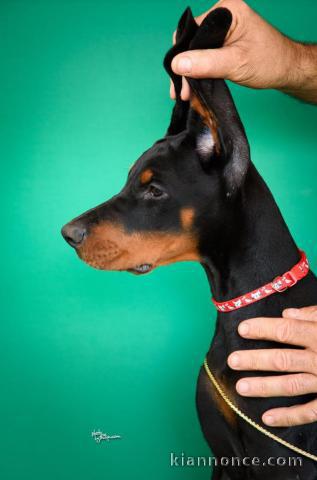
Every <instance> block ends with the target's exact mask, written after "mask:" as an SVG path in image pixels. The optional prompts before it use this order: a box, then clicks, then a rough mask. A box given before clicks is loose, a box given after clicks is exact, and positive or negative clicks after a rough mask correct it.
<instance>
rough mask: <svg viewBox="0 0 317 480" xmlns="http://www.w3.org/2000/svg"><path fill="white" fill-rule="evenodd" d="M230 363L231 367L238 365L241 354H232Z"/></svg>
mask: <svg viewBox="0 0 317 480" xmlns="http://www.w3.org/2000/svg"><path fill="white" fill-rule="evenodd" d="M229 365H230V367H237V366H238V365H239V355H238V354H237V353H233V354H232V355H230V357H229Z"/></svg>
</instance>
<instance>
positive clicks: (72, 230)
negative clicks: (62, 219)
mask: <svg viewBox="0 0 317 480" xmlns="http://www.w3.org/2000/svg"><path fill="white" fill-rule="evenodd" d="M86 234H87V230H86V228H85V227H83V226H82V225H78V224H76V223H67V224H66V225H64V227H63V228H62V235H63V237H64V238H65V240H66V242H67V243H69V245H71V246H72V247H74V248H77V247H79V246H80V245H81V244H82V243H83V241H84V239H85V238H86Z"/></svg>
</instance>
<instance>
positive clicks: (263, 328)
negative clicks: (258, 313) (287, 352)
mask: <svg viewBox="0 0 317 480" xmlns="http://www.w3.org/2000/svg"><path fill="white" fill-rule="evenodd" d="M238 332H239V334H240V335H241V336H242V337H244V338H253V339H263V340H273V341H275V342H280V343H289V344H290V345H299V346H302V347H314V346H315V345H316V339H317V323H313V322H310V321H305V320H301V321H299V320H295V319H292V318H268V317H258V318H251V319H249V320H247V321H243V322H241V323H240V325H239V327H238Z"/></svg>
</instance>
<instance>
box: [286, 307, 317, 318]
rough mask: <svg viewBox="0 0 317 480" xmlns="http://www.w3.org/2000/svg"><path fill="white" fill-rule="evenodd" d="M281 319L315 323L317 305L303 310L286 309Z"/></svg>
mask: <svg viewBox="0 0 317 480" xmlns="http://www.w3.org/2000/svg"><path fill="white" fill-rule="evenodd" d="M283 317H284V318H285V317H288V318H296V319H297V320H307V321H317V305H314V306H312V307H304V308H287V309H286V310H284V311H283Z"/></svg>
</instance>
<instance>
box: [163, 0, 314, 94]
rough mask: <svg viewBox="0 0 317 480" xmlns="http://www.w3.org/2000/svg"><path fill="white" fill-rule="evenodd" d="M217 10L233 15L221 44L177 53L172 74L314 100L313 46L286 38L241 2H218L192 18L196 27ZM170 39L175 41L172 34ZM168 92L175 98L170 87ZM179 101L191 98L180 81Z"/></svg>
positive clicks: (229, 0) (221, 0)
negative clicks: (226, 9)
mask: <svg viewBox="0 0 317 480" xmlns="http://www.w3.org/2000/svg"><path fill="white" fill-rule="evenodd" d="M218 7H226V8H228V9H229V10H230V11H231V13H232V25H231V27H230V29H229V32H228V34H227V37H226V39H225V43H224V46H223V47H222V48H218V49H210V50H193V51H187V52H183V53H181V54H179V55H176V56H175V58H174V59H173V62H172V69H173V70H174V72H175V73H177V74H179V75H185V76H188V77H193V78H225V79H228V80H232V81H233V82H236V83H238V84H240V85H245V86H247V87H252V88H259V89H260V88H261V89H263V88H275V89H281V90H284V91H286V92H288V93H292V94H294V95H296V96H299V97H301V98H303V99H305V100H308V101H312V102H314V101H317V74H316V65H317V49H316V47H314V46H309V45H303V44H300V43H297V42H295V41H293V40H291V39H290V38H288V37H286V36H285V35H283V34H282V33H280V32H279V31H278V30H276V29H275V28H274V27H272V26H271V25H270V24H269V23H267V22H266V21H265V20H264V19H263V18H261V17H260V16H259V15H258V14H257V13H256V12H255V11H254V10H252V9H251V8H250V7H249V6H248V5H247V4H246V3H245V2H244V1H243V0H220V1H219V2H217V3H216V5H214V7H212V8H211V9H210V10H208V11H207V12H205V13H203V14H202V15H200V16H198V17H196V19H195V20H196V22H197V23H198V25H200V24H201V22H202V21H203V19H204V18H205V17H206V16H207V15H208V13H209V12H210V11H211V10H214V9H215V8H218ZM173 38H174V41H175V33H174V37H173ZM313 72H315V73H313ZM306 90H307V91H306ZM170 94H171V97H172V98H175V90H174V86H173V85H172V84H171V91H170ZM181 98H182V99H183V100H188V99H189V98H190V88H189V85H188V83H187V81H186V80H185V78H184V77H183V88H182V93H181Z"/></svg>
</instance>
